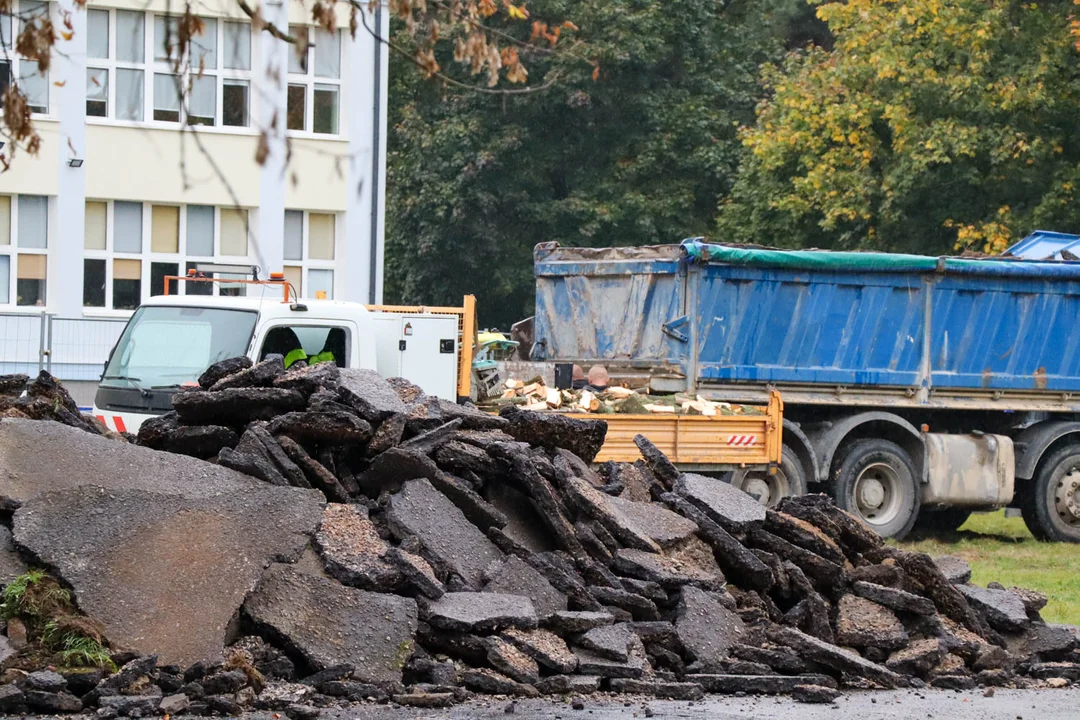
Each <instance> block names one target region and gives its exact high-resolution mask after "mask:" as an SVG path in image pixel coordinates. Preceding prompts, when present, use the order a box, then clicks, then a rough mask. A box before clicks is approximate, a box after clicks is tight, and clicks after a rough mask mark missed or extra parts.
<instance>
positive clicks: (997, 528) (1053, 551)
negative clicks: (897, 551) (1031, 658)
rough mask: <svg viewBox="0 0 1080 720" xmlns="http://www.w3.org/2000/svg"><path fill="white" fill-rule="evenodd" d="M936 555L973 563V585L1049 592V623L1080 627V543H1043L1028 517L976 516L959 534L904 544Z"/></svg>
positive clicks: (1045, 615)
mask: <svg viewBox="0 0 1080 720" xmlns="http://www.w3.org/2000/svg"><path fill="white" fill-rule="evenodd" d="M899 545H900V547H902V548H904V549H907V550H915V551H918V552H924V553H926V554H928V555H930V556H931V557H937V556H939V555H956V556H957V557H961V558H963V559H964V560H966V561H967V562H968V563H969V564H970V565H971V581H972V582H973V583H975V584H977V585H983V586H985V585H986V584H987V583H988V582H995V581H996V582H999V583H1001V584H1002V585H1004V586H1005V587H1012V586H1014V585H1016V586H1019V587H1026V588H1031V589H1032V590H1038V591H1039V592H1041V593H1044V594H1045V595H1046V596H1047V597H1048V598H1049V602H1048V603H1047V605H1046V608H1045V609H1044V610H1043V611H1042V616H1043V619H1044V620H1046V621H1047V622H1059V623H1069V624H1070V625H1080V573H1078V572H1077V568H1080V544H1072V543H1044V542H1039V541H1037V540H1036V539H1035V538H1034V537H1032V535H1031V533H1030V532H1028V529H1027V527H1026V526H1025V525H1024V521H1023V519H1021V518H1019V517H1014V518H1007V517H1005V511H1004V510H1000V511H998V512H993V513H975V514H973V515H972V516H971V518H970V519H969V520H968V521H967V522H966V523H964V525H963V526H962V527H961V528H960V530H959V531H957V532H956V533H951V534H948V535H940V536H937V537H928V538H925V539H914V538H912V541H911V542H903V543H899Z"/></svg>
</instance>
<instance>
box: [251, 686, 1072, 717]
mask: <svg viewBox="0 0 1080 720" xmlns="http://www.w3.org/2000/svg"><path fill="white" fill-rule="evenodd" d="M508 705H510V701H508V700H486V701H476V702H471V703H467V704H465V705H459V706H456V707H453V708H447V709H445V710H419V709H413V708H401V707H392V706H388V705H369V706H362V707H356V708H351V709H349V710H341V711H334V712H333V713H324V714H323V716H322V717H323V718H324V719H327V720H329V719H331V718H332V719H333V720H418V719H420V718H423V719H424V720H427V719H430V720H513V719H519V718H520V719H521V720H526V719H527V720H578V719H580V720H633V719H634V718H645V717H648V715H647V714H646V712H645V708H646V707H647V708H649V710H650V711H651V713H652V715H651V717H653V718H655V719H656V720H676V719H678V720H684V719H685V720H837V719H838V718H844V719H845V720H848V719H850V720H856V719H857V720H922V718H939V719H941V720H1076V719H1077V718H1080V689H1076V688H1070V689H1065V690H997V691H996V693H995V694H994V696H993V697H989V698H988V697H984V696H983V691H982V690H981V689H980V690H974V691H972V692H963V693H956V692H951V691H946V690H896V691H891V692H850V693H846V694H845V695H844V696H843V697H841V698H840V699H839V700H837V701H836V702H835V703H832V704H831V705H803V704H800V703H796V702H794V701H792V700H791V699H789V698H786V697H745V698H736V697H730V696H724V695H715V696H711V697H709V698H706V699H705V700H703V701H701V702H695V703H687V702H679V701H670V700H648V701H646V700H645V699H643V698H640V697H633V698H630V699H626V698H623V697H617V696H606V697H592V698H587V699H585V708H584V709H583V710H574V709H573V708H572V707H571V706H570V704H569V700H559V701H555V700H544V699H541V700H522V701H518V702H517V703H516V705H515V706H514V712H513V714H508V713H507V711H506V710H507V706H508ZM253 717H255V716H253Z"/></svg>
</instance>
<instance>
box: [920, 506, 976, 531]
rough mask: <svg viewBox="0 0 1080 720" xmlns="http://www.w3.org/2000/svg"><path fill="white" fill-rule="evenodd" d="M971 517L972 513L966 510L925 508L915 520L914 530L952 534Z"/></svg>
mask: <svg viewBox="0 0 1080 720" xmlns="http://www.w3.org/2000/svg"><path fill="white" fill-rule="evenodd" d="M969 517H971V511H970V510H965V509H964V508H955V507H947V508H933V509H931V508H923V509H922V511H921V512H919V517H918V518H916V520H915V525H914V529H915V530H921V531H924V532H928V533H951V532H956V531H957V530H959V529H960V526H961V525H963V524H964V523H966V522H967V519H968V518H969Z"/></svg>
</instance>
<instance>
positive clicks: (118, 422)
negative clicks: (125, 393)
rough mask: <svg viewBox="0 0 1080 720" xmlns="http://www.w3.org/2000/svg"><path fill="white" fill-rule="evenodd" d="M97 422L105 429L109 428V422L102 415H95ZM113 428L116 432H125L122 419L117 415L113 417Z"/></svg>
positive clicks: (125, 428) (125, 427)
mask: <svg viewBox="0 0 1080 720" xmlns="http://www.w3.org/2000/svg"><path fill="white" fill-rule="evenodd" d="M95 417H97V419H98V420H100V421H101V422H102V423H104V424H105V427H109V421H108V420H106V419H105V416H104V415H96V416H95ZM112 419H113V427H114V428H115V429H116V431H117V432H127V425H125V424H124V418H122V417H120V416H119V415H113V416H112Z"/></svg>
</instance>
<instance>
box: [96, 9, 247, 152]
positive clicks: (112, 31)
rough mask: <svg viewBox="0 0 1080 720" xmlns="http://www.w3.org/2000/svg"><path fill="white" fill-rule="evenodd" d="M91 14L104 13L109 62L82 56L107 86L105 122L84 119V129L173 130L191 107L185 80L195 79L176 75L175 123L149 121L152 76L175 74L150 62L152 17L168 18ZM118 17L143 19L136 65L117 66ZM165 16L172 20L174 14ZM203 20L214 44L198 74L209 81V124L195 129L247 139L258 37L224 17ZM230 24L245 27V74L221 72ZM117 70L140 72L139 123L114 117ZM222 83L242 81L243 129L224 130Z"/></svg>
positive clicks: (191, 72) (190, 72)
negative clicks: (104, 75) (181, 92)
mask: <svg viewBox="0 0 1080 720" xmlns="http://www.w3.org/2000/svg"><path fill="white" fill-rule="evenodd" d="M90 9H91V10H99V11H102V12H108V14H109V57H108V59H98V58H91V57H87V59H86V66H87V68H88V69H89V68H95V69H102V70H106V71H107V72H108V82H109V97H108V103H107V108H108V109H107V113H106V116H105V117H101V116H96V115H88V116H87V122H88V123H90V124H95V123H107V124H111V125H128V126H132V125H134V126H139V127H145V126H151V127H167V128H177V127H180V126H181V125H183V124H186V123H187V122H188V115H189V113H188V109H189V107H190V102H191V92H190V88H191V84H190V83H191V81H192V80H193V79H194V78H195V77H196V76H197V75H198V69H197V68H189V69H186V70H185V71H184V72H182V73H181V81H180V82H181V85H182V87H183V88H184V89H185V93H186V98H183V97H182V100H181V103H180V110H179V113H178V119H177V120H155V119H154V76H155V75H175V74H176V73H175V71H174V69H173V67H172V61H161V60H156V59H155V57H154V55H155V51H156V49H157V40H158V37H157V18H159V17H161V18H164V17H169V16H167V15H166V14H164V13H161V12H154V11H151V10H147V11H141V10H126V9H125V8H115V7H113V8H104V7H98V8H90ZM120 12H132V13H135V14H137V15H140V16H141V17H142V18H143V60H142V62H141V63H137V62H128V61H121V60H119V59H118V46H117V31H118V29H119V28H118V26H117V14H118V13H120ZM171 17H173V18H176V17H178V16H177V15H172V16H171ZM203 20H205V21H212V22H213V23H214V34H215V42H216V50H215V53H214V55H215V66H214V67H206V68H205V70H204V72H203V77H210V78H213V80H214V122H213V124H212V125H210V124H201V123H199V124H197V125H198V127H199V128H200V130H207V129H213V130H214V131H216V132H224V133H237V134H243V135H252V134H255V133H256V130H255V128H254V127H253V126H252V120H253V118H254V117H255V116H256V114H255V113H256V109H255V103H256V102H257V100H256V98H255V93H254V91H253V88H254V84H255V83H254V70H253V68H254V65H255V60H256V58H257V54H258V48H257V47H256V42H257V41H256V38H257V37H258V36H259V33H255V32H253V31H252V30H251V26H250V24H249V23H245V22H244V21H243V20H237V19H235V18H228V17H216V16H215V17H204V18H203ZM232 23H235V24H237V25H242V26H244V27H246V28H247V31H248V43H249V44H248V48H249V50H248V66H249V67H248V69H247V70H237V69H231V68H225V52H224V50H225V26H226V24H232ZM118 70H136V71H140V72H142V106H141V110H142V119H141V120H132V119H128V118H119V117H117V108H116V103H117V71H118ZM226 81H243V82H245V83H247V89H248V90H247V108H246V118H245V120H246V124H245V125H224V124H223V122H224V104H223V103H224V87H225V83H226Z"/></svg>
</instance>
